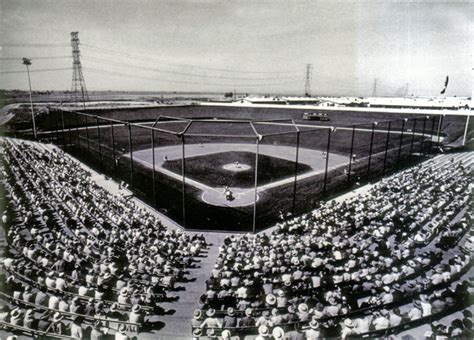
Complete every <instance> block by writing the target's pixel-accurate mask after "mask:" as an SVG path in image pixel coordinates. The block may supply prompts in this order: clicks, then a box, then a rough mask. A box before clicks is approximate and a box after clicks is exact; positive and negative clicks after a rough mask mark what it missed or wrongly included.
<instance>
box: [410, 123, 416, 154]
mask: <svg viewBox="0 0 474 340" xmlns="http://www.w3.org/2000/svg"><path fill="white" fill-rule="evenodd" d="M415 129H416V118H415V120H414V121H413V130H412V132H411V145H410V156H411V155H413V143H414V142H415Z"/></svg>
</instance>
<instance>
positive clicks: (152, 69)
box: [83, 56, 300, 81]
mask: <svg viewBox="0 0 474 340" xmlns="http://www.w3.org/2000/svg"><path fill="white" fill-rule="evenodd" d="M83 59H85V60H90V61H93V62H98V63H102V64H105V65H115V66H119V67H127V68H134V69H141V70H145V71H155V72H159V73H167V74H173V75H180V76H189V77H199V78H213V79H229V80H251V81H259V80H279V79H282V80H285V79H295V80H296V79H300V78H299V77H298V78H297V77H288V76H283V77H265V78H249V77H227V76H217V75H216V76H213V75H208V74H197V73H188V72H180V71H170V70H162V69H158V68H154V67H149V66H142V65H132V64H127V63H122V62H118V61H110V60H105V59H101V58H96V57H87V56H86V57H83Z"/></svg>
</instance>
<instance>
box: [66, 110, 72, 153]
mask: <svg viewBox="0 0 474 340" xmlns="http://www.w3.org/2000/svg"><path fill="white" fill-rule="evenodd" d="M67 116H68V118H67V123H68V124H67V125H68V127H67V128H68V130H69V144H70V145H71V146H72V129H71V112H68V115H67Z"/></svg>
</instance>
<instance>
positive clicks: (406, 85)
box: [404, 83, 408, 97]
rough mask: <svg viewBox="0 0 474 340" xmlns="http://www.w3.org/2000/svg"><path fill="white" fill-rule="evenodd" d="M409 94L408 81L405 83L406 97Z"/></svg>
mask: <svg viewBox="0 0 474 340" xmlns="http://www.w3.org/2000/svg"><path fill="white" fill-rule="evenodd" d="M406 96H408V83H405V95H404V97H406Z"/></svg>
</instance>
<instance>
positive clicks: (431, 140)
mask: <svg viewBox="0 0 474 340" xmlns="http://www.w3.org/2000/svg"><path fill="white" fill-rule="evenodd" d="M435 117H436V116H433V119H432V120H431V132H430V149H429V153H430V154H432V153H433V144H434V143H433V136H434V129H435V123H436V119H435Z"/></svg>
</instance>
